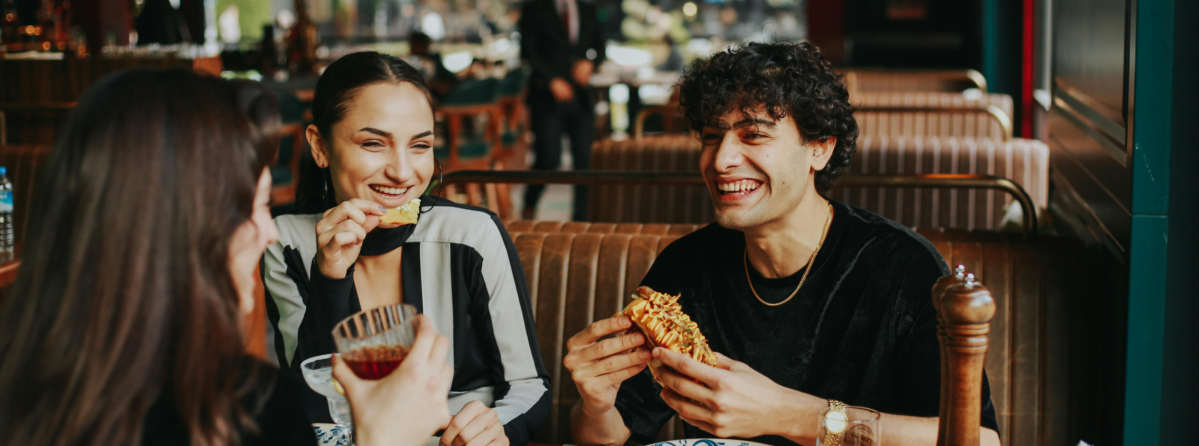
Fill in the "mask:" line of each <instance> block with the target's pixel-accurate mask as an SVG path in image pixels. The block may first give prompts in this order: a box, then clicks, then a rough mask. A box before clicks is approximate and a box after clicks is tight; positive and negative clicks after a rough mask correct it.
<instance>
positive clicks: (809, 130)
mask: <svg viewBox="0 0 1199 446" xmlns="http://www.w3.org/2000/svg"><path fill="white" fill-rule="evenodd" d="M679 90H680V92H681V95H680V101H679V104H680V108H682V109H683V114H684V116H686V118H687V122H688V123H689V124H690V126H691V128H692V129H693V130H695V131H696V132H700V131H702V130H703V128H704V127H706V126H711V125H712V124H714V123H716V122H717V121H719V120H720V118H721V117H722V116H724V115H725V114H727V113H729V112H730V111H734V110H737V111H740V112H741V113H743V114H746V115H747V116H748V115H749V112H750V111H753V110H755V109H758V108H762V109H764V110H765V111H766V113H768V114H769V115H770V116H771V118H773V119H776V120H778V119H782V118H783V117H786V116H791V117H792V118H793V119H794V120H795V123H796V125H798V126H799V133H800V134H801V135H803V138H804V140H805V141H821V142H823V141H827V140H828V138H829V137H830V136H831V137H836V138H837V144H836V146H835V147H834V148H833V155H832V158H830V159H829V162H828V165H827V166H825V168H824V170H821V171H819V172H816V190H818V191H820V192H824V191H827V190H828V189H829V187H831V186H832V185H833V181H834V180H836V179H837V177H838V176H840V175H841V172H842V170H844V169H845V168H846V167H849V161H850V159H851V158H852V157H853V152H854V150H856V149H857V139H858V123H857V121H855V120H854V118H853V112H854V106H853V105H851V104H850V103H849V91H848V90H846V88H845V84H844V83H843V82H842V76H841V75H839V74H837V73H836V72H834V71H833V69H832V67H831V66H830V65H829V63H828V62H827V61H825V60H824V57H822V56H821V55H820V49H818V48H816V47H815V46H813V45H812V44H810V43H807V42H802V43H790V42H778V43H750V44H748V45H746V46H743V47H740V48H731V49H729V50H727V51H723V52H720V53H717V54H714V55H712V57H710V58H708V59H700V60H697V61H695V62H693V63H692V64H691V66H690V67H688V68H687V70H686V71H685V72H684V73H683V78H682V79H681V80H680V81H679Z"/></svg>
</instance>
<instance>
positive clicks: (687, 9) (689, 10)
mask: <svg viewBox="0 0 1199 446" xmlns="http://www.w3.org/2000/svg"><path fill="white" fill-rule="evenodd" d="M698 9H699V8H697V7H696V6H695V3H694V2H687V3H684V4H683V15H686V16H687V17H692V18H694V17H695V13H696V12H698Z"/></svg>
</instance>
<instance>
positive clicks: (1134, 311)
mask: <svg viewBox="0 0 1199 446" xmlns="http://www.w3.org/2000/svg"><path fill="white" fill-rule="evenodd" d="M1135 5H1136V8H1137V31H1136V38H1137V40H1136V76H1137V78H1136V88H1135V91H1134V95H1135V96H1134V97H1135V108H1134V116H1135V119H1134V121H1133V144H1134V146H1133V148H1134V151H1133V157H1132V160H1131V161H1132V166H1131V167H1132V174H1133V178H1132V180H1133V182H1132V184H1133V190H1132V198H1133V201H1132V213H1133V217H1132V237H1131V244H1130V246H1131V250H1130V258H1129V263H1130V269H1129V274H1130V282H1129V299H1128V306H1129V311H1128V363H1127V378H1126V382H1125V410H1124V414H1125V419H1124V444H1125V445H1129V446H1131V445H1148V444H1161V445H1167V444H1169V445H1173V444H1194V443H1195V438H1196V435H1195V433H1194V427H1193V426H1194V423H1195V420H1196V419H1199V409H1197V407H1199V403H1197V401H1199V384H1197V383H1196V381H1197V380H1199V327H1197V326H1199V323H1196V320H1195V318H1196V316H1199V299H1196V298H1195V285H1194V284H1193V283H1192V282H1193V281H1192V280H1191V279H1190V277H1191V276H1192V275H1193V274H1195V271H1196V268H1199V253H1197V250H1199V231H1197V230H1196V228H1195V226H1196V223H1197V222H1199V212H1197V210H1196V206H1195V205H1194V204H1193V203H1192V202H1193V201H1194V200H1193V199H1191V198H1190V196H1191V195H1192V194H1193V193H1194V192H1196V190H1197V189H1199V155H1196V150H1197V149H1199V148H1197V147H1196V144H1195V142H1196V141H1199V129H1197V128H1196V122H1199V121H1197V120H1199V113H1197V112H1196V107H1197V106H1196V101H1197V100H1199V87H1197V86H1196V85H1195V84H1196V74H1195V73H1196V72H1197V71H1196V70H1199V50H1197V48H1199V46H1197V45H1199V31H1197V30H1196V27H1195V26H1194V23H1195V20H1197V19H1199V5H1197V3H1196V2H1194V1H1190V0H1183V1H1178V0H1138V1H1137V2H1136V3H1135Z"/></svg>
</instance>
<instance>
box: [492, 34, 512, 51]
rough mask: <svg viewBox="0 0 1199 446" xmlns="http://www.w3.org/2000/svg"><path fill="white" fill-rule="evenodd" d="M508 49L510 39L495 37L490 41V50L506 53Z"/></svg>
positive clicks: (510, 42)
mask: <svg viewBox="0 0 1199 446" xmlns="http://www.w3.org/2000/svg"><path fill="white" fill-rule="evenodd" d="M510 49H512V41H511V40H508V39H507V38H504V37H501V38H499V39H496V40H495V41H494V42H491V51H494V52H497V53H506V52H508V50H510Z"/></svg>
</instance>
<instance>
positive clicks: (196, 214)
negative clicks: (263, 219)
mask: <svg viewBox="0 0 1199 446" xmlns="http://www.w3.org/2000/svg"><path fill="white" fill-rule="evenodd" d="M277 113H278V112H277V100H276V99H275V98H274V97H273V96H272V95H270V93H268V92H266V91H265V90H263V89H261V88H260V87H255V86H253V85H251V84H249V83H234V82H229V81H224V80H221V79H217V78H208V77H201V76H199V75H196V74H193V73H191V72H187V71H182V70H174V71H160V70H138V71H131V72H125V73H121V74H117V75H113V76H111V77H109V78H106V79H105V80H103V81H101V82H100V83H98V84H97V85H95V86H94V87H92V88H91V89H90V90H88V92H87V93H86V94H85V95H84V98H83V99H82V100H81V101H80V102H79V105H78V107H76V109H75V110H74V111H72V113H71V116H70V118H69V119H68V121H67V124H66V126H65V128H64V131H63V133H62V134H61V136H60V138H59V141H58V144H57V145H56V147H55V149H54V150H53V152H52V153H51V154H50V156H49V159H48V160H47V163H46V165H45V167H44V170H43V174H42V175H41V176H40V177H39V182H38V184H37V185H36V196H35V197H34V199H33V200H34V202H33V204H32V211H31V220H30V230H29V233H28V235H27V239H26V244H25V247H24V254H23V256H22V257H23V258H22V263H21V268H20V273H19V276H18V278H17V281H16V283H14V284H13V287H12V289H11V292H10V293H9V295H8V297H7V298H6V299H5V300H4V301H3V302H0V444H11V445H17V444H21V445H136V444H138V443H139V442H140V441H141V440H140V435H141V432H142V420H143V418H144V417H145V416H146V413H147V411H148V409H149V408H150V407H151V405H153V404H155V402H166V404H168V406H167V407H170V408H172V409H173V410H174V411H175V412H176V413H177V414H178V416H179V418H180V421H181V422H182V423H183V426H186V427H187V429H188V432H189V434H190V437H191V442H192V443H193V444H198V445H217V444H222V445H223V444H236V443H237V435H238V434H239V432H243V431H247V430H249V431H253V430H254V429H255V428H254V426H253V423H252V421H251V420H250V418H249V416H248V415H247V412H246V410H243V409H242V408H241V406H240V403H239V398H241V397H242V396H243V395H244V393H245V392H246V390H245V385H244V381H245V380H244V376H241V377H239V373H238V370H244V369H245V362H244V361H245V360H244V359H243V358H244V356H243V343H242V335H241V331H240V323H241V317H240V315H239V312H238V304H237V302H238V298H237V293H236V291H235V290H234V286H233V282H232V277H231V275H230V273H229V266H228V265H229V253H228V251H229V238H230V236H231V234H233V232H234V230H235V229H236V228H237V227H238V226H239V225H241V224H242V223H243V222H245V221H247V220H249V219H250V216H251V212H252V208H253V200H254V192H255V189H256V185H257V182H258V178H259V176H260V175H261V173H262V170H263V169H264V168H265V167H267V166H268V165H269V163H270V162H271V161H272V160H273V158H274V150H275V148H276V147H277V135H275V133H276V130H277V128H278V114H277Z"/></svg>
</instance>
